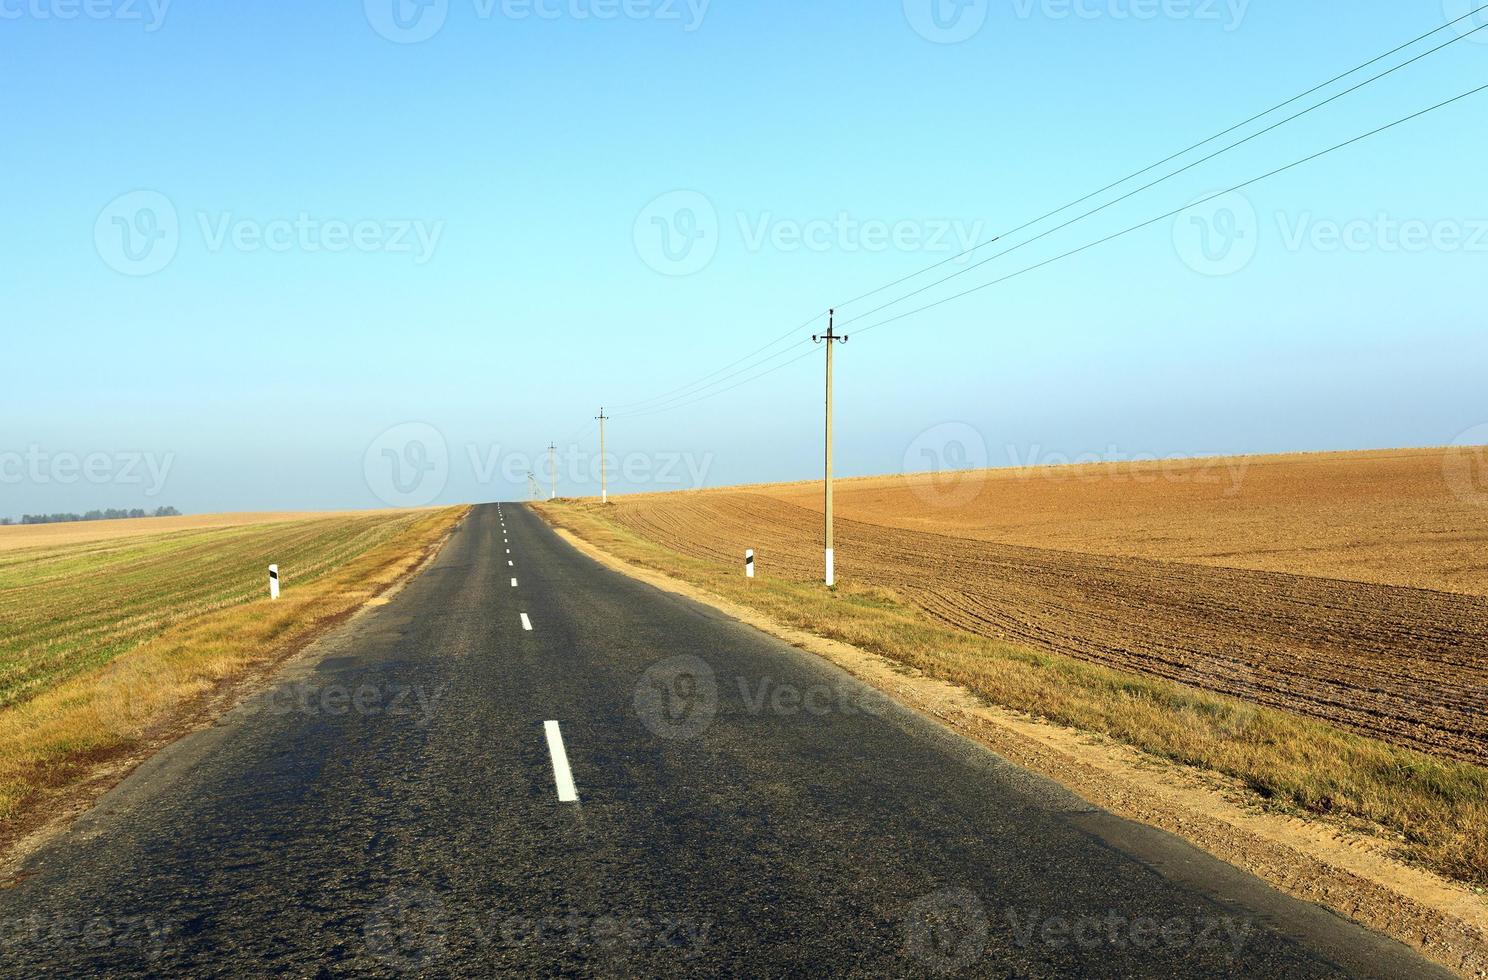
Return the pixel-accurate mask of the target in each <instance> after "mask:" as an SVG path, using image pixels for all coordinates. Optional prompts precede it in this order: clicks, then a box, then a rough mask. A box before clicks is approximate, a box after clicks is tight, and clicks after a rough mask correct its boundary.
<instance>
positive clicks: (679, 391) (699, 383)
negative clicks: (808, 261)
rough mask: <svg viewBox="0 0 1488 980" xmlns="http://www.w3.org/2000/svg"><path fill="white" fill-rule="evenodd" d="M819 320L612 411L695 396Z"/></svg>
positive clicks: (812, 318)
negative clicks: (667, 390) (732, 359)
mask: <svg viewBox="0 0 1488 980" xmlns="http://www.w3.org/2000/svg"><path fill="white" fill-rule="evenodd" d="M820 318H821V314H820V313H817V314H813V315H812V317H811V318H810V319H808V320H806V321H805V322H804V323H801V324H800V325H798V326H794V327H791V328H790V329H789V330H787V331H786V332H785V333H783V334H781V335H780V336H779V337H776V338H775V339H774V340H772V341H770V342H769V343H768V344H765V345H764V346H763V347H760V348H758V349H757V350H754V351H751V352H750V353H748V354H745V355H744V356H743V357H741V358H739V359H738V360H736V361H731V362H729V363H728V364H725V365H724V366H723V367H721V368H719V369H718V370H717V371H714V372H712V373H710V374H705V375H703V376H702V377H701V378H698V379H697V380H696V381H693V382H691V383H689V384H685V385H683V386H681V387H680V388H674V389H672V390H671V391H669V392H666V393H665V394H661V395H653V396H652V397H650V398H642V399H640V400H639V401H634V402H627V403H625V404H623V405H617V406H615V409H614V410H615V411H617V412H625V411H627V410H630V409H638V408H643V407H647V406H651V403H653V402H664V401H668V400H670V399H672V398H673V397H680V396H683V395H687V394H696V393H697V392H695V391H692V390H691V389H694V388H696V389H698V391H701V390H703V389H704V388H709V387H712V385H711V384H704V383H703V382H706V381H708V380H709V379H711V378H715V377H717V376H718V375H720V374H722V373H723V372H725V371H727V370H728V369H729V368H732V367H735V366H737V365H739V364H743V363H744V362H745V361H748V360H752V359H753V358H754V357H755V356H757V355H759V354H763V353H764V352H765V351H767V350H769V349H770V348H771V347H774V346H776V345H777V344H779V343H781V342H782V341H785V340H788V339H789V338H791V337H794V336H796V335H797V334H798V333H800V332H801V331H802V330H805V329H806V328H807V327H809V326H811V324H812V323H814V322H816V321H817V320H818V319H820ZM774 356H776V355H771V357H774ZM768 360H770V358H768V357H767V358H765V361H768ZM765 361H761V362H760V363H761V364H763V363H765ZM756 366H758V365H756ZM744 370H748V368H745V369H744ZM734 376H736V375H730V377H734ZM724 380H727V379H726V378H719V381H724ZM717 383H718V382H713V384H717ZM652 407H654V406H652Z"/></svg>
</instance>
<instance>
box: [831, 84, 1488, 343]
mask: <svg viewBox="0 0 1488 980" xmlns="http://www.w3.org/2000/svg"><path fill="white" fill-rule="evenodd" d="M1484 91H1488V85H1481V86H1479V87H1478V88H1475V89H1473V90H1471V91H1469V92H1463V93H1462V94H1461V95H1457V96H1454V97H1452V98H1450V99H1448V100H1446V101H1445V102H1438V103H1437V104H1436V105H1434V106H1430V107H1429V108H1426V109H1422V110H1420V111H1419V112H1413V113H1411V114H1410V115H1408V116H1404V117H1402V118H1400V119H1397V120H1395V121H1394V122H1392V123H1388V124H1386V125H1384V126H1381V127H1379V128H1378V129H1373V130H1370V131H1369V132H1367V133H1365V134H1363V135H1362V136H1355V137H1354V138H1353V139H1351V140H1347V141H1345V142H1343V143H1339V144H1338V145H1337V146H1330V147H1328V148H1327V149H1326V150H1319V151H1318V152H1317V153H1314V154H1312V155H1311V156H1308V157H1303V158H1302V159H1301V160H1297V161H1295V162H1293V163H1289V164H1287V165H1286V166H1284V167H1279V168H1277V169H1276V170H1273V171H1271V172H1270V173H1266V174H1262V175H1261V176H1259V177H1255V178H1252V179H1250V180H1247V181H1245V182H1244V183H1240V184H1236V185H1235V186H1234V187H1231V188H1229V189H1227V190H1222V191H1218V192H1216V193H1214V194H1211V195H1209V196H1208V197H1206V198H1204V199H1202V200H1199V201H1194V202H1193V203H1191V204H1185V205H1184V206H1183V207H1181V208H1176V209H1174V210H1172V211H1169V212H1167V213H1166V214H1160V215H1158V216H1157V217H1155V218H1151V219H1149V220H1147V221H1143V222H1142V223H1141V224H1136V225H1132V226H1131V227H1130V228H1127V229H1125V230H1123V231H1118V232H1116V233H1115V234H1113V235H1107V236H1106V237H1105V238H1102V239H1099V240H1097V241H1093V242H1090V243H1088V244H1085V245H1081V246H1080V247H1079V248H1076V249H1072V250H1071V251H1068V252H1065V253H1064V254H1062V255H1056V256H1054V257H1053V258H1051V259H1045V260H1044V261H1042V262H1039V263H1037V264H1035V265H1030V266H1028V267H1027V268H1024V269H1019V270H1018V271H1017V272H1014V273H1010V274H1009V275H1006V276H1003V277H1002V278H1000V279H994V280H992V281H991V282H984V283H982V284H981V285H979V286H973V287H972V288H970V289H967V290H963V291H962V292H959V293H955V294H954V295H951V296H946V297H944V298H942V299H938V300H936V301H935V302H933V303H928V304H926V305H925V306H921V307H919V308H917V309H913V310H908V311H906V312H904V313H898V314H895V315H894V316H891V317H888V318H886V319H884V320H880V321H879V322H877V323H874V324H871V325H869V326H866V327H863V328H861V329H859V330H858V331H857V332H858V333H860V334H863V333H867V332H868V331H869V330H877V329H878V328H879V327H882V326H886V325H888V324H890V323H894V322H896V321H898V320H903V319H905V318H906V317H911V316H914V315H916V314H919V313H924V312H925V311H927V310H932V309H934V308H935V307H937V306H942V305H944V304H946V303H949V302H951V301H953V300H957V299H961V298H962V297H964V296H969V295H971V294H972V293H975V292H979V291H981V290H983V289H987V288H989V287H991V286H996V285H997V284H999V283H1004V282H1007V281H1008V280H1009V279H1016V278H1017V277H1018V276H1021V275H1024V274H1026V273H1029V272H1033V271H1034V270H1036V269H1042V268H1044V267H1045V266H1047V265H1052V264H1053V263H1055V262H1058V261H1060V260H1062V259H1067V258H1069V257H1070V256H1072V255H1078V254H1080V253H1081V252H1085V251H1089V250H1090V249H1092V248H1095V247H1096V246H1098V245H1104V244H1106V243H1107V242H1112V241H1115V240H1116V239H1118V238H1122V237H1125V236H1126V235H1129V234H1131V233H1132V232H1134V231H1140V230H1141V229H1143V228H1146V227H1148V226H1150V225H1155V224H1157V223H1158V222H1159V221H1165V220H1167V219H1168V218H1172V217H1176V216H1177V215H1180V214H1182V213H1183V212H1184V211H1189V210H1192V209H1193V208H1196V207H1200V206H1201V205H1204V204H1208V203H1209V202H1210V201H1213V200H1216V199H1217V198H1221V197H1224V196H1225V195H1226V194H1233V193H1235V192H1236V191H1240V190H1244V189H1245V188H1247V187H1250V186H1251V185H1252V184H1258V183H1260V182H1261V181H1263V180H1269V179H1270V178H1272V177H1275V176H1277V175H1279V174H1283V173H1286V172H1287V171H1289V170H1295V169H1296V168H1297V167H1300V166H1302V165H1303V164H1307V163H1311V162H1312V161H1314V160H1317V159H1318V158H1320V157H1325V156H1327V155H1328V154H1330V153H1334V152H1336V151H1338V150H1342V149H1344V148H1346V147H1349V146H1353V145H1354V144H1355V143H1359V142H1362V141H1363V140H1367V139H1369V138H1370V137H1373V136H1378V135H1379V134H1380V133H1383V132H1386V131H1387V130H1391V129H1394V128H1395V127H1397V126H1401V125H1404V124H1405V123H1408V122H1411V121H1412V120H1415V119H1419V118H1420V117H1422V116H1424V115H1426V114H1427V113H1431V112H1435V111H1436V110H1438V109H1444V108H1446V107H1447V106H1449V105H1452V104H1453V103H1455V102H1461V101H1462V100H1463V99H1466V98H1470V97H1471V96H1474V95H1478V94H1479V93H1481V92H1484Z"/></svg>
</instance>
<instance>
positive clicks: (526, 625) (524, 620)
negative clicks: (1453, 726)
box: [522, 613, 532, 633]
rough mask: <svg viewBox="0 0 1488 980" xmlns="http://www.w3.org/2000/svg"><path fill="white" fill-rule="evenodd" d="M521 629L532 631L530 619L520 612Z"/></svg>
mask: <svg viewBox="0 0 1488 980" xmlns="http://www.w3.org/2000/svg"><path fill="white" fill-rule="evenodd" d="M522 629H524V630H526V631H527V632H529V633H531V632H532V620H530V619H528V618H527V614H526V613H523V614H522Z"/></svg>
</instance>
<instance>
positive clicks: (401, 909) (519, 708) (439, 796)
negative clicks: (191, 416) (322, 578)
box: [0, 505, 1447, 980]
mask: <svg viewBox="0 0 1488 980" xmlns="http://www.w3.org/2000/svg"><path fill="white" fill-rule="evenodd" d="M504 539H505V540H504ZM507 548H510V549H511V552H512V554H511V555H507V554H506V553H505V552H506V549H507ZM508 561H511V563H512V564H511V565H508ZM513 577H515V578H516V580H517V584H516V585H515V586H513V585H512V584H511V580H512V578H513ZM522 613H527V614H528V616H529V618H530V621H531V623H532V626H533V628H532V630H531V631H530V632H529V631H526V630H524V629H523V627H522V623H521V620H520V617H521V614H522ZM313 653H314V655H313V656H310V657H306V658H302V659H301V660H298V661H296V663H295V664H294V665H293V666H291V667H290V668H287V669H286V670H285V671H284V672H283V673H282V674H281V675H280V677H279V678H278V680H277V683H276V685H275V686H274V687H273V688H272V689H271V690H269V691H266V692H264V693H263V694H262V695H259V696H256V697H254V698H253V699H251V700H250V701H248V702H246V703H245V704H243V705H241V706H239V707H238V708H237V709H235V710H234V711H232V712H231V713H230V714H228V715H227V716H225V717H224V718H223V719H221V721H220V722H219V723H218V724H216V725H215V726H213V727H211V728H210V729H207V730H204V731H202V732H199V733H197V734H195V735H192V736H189V737H188V738H185V739H183V740H181V741H180V742H178V743H177V744H175V745H174V746H172V747H171V748H169V749H168V750H166V751H165V752H163V753H161V754H160V755H158V756H156V757H155V758H154V759H152V760H151V761H150V762H148V763H147V764H146V765H144V766H142V767H141V768H140V769H139V770H138V771H136V772H135V773H134V774H133V775H132V776H131V777H130V778H129V779H127V780H126V781H125V782H124V783H122V784H121V785H120V786H119V787H117V788H116V789H115V790H114V791H112V792H111V793H109V794H108V795H107V796H106V797H105V798H104V799H103V800H102V801H101V802H100V804H99V805H98V806H97V807H96V808H94V810H92V811H91V812H89V813H88V814H87V815H85V816H84V817H82V818H80V819H79V820H78V821H77V822H76V823H75V824H74V825H73V826H72V827H71V828H70V829H69V830H68V831H66V832H65V833H64V834H62V835H61V836H59V837H58V838H57V839H55V840H54V841H53V842H51V843H50V844H49V845H48V846H46V847H45V848H44V849H43V850H41V851H39V852H37V853H36V854H35V855H33V856H32V857H31V858H30V859H29V860H28V861H27V862H26V864H25V866H24V868H23V871H22V874H21V876H20V879H19V882H18V883H17V884H15V885H14V886H13V887H10V888H8V889H5V890H3V891H0V956H3V959H0V971H3V973H4V975H5V976H17V977H20V976H25V977H34V976H67V977H78V976H89V975H100V974H108V975H110V976H131V975H184V976H246V975H258V974H263V973H268V972H282V973H286V974H291V975H298V976H334V975H369V976H397V975H405V974H414V975H427V976H468V975H472V974H486V973H511V974H522V975H534V974H535V975H549V976H551V975H558V974H563V975H570V974H573V975H593V976H672V975H686V976H707V975H728V976H736V975H748V976H785V975H813V976H814V975H824V974H830V975H871V976H885V975H888V976H1019V977H1054V976H1082V977H1174V976H1193V977H1202V976H1213V977H1229V976H1257V977H1283V976H1284V977H1288V978H1293V980H1302V978H1310V977H1335V976H1371V977H1407V976H1409V977H1433V976H1446V975H1447V974H1445V973H1443V972H1442V971H1440V970H1438V969H1437V968H1435V967H1433V966H1431V965H1430V964H1428V963H1427V962H1426V961H1425V960H1423V959H1421V958H1419V957H1418V956H1416V955H1415V954H1414V953H1412V952H1411V951H1409V950H1407V949H1406V948H1405V947H1403V946H1400V945H1398V944H1396V943H1393V942H1391V941H1389V940H1386V939H1383V938H1381V937H1378V936H1375V935H1374V934H1372V933H1369V932H1367V931H1365V930H1363V929H1360V928H1359V927H1357V926H1354V925H1352V924H1350V923H1348V922H1346V921H1345V920H1343V919H1341V918H1339V917H1337V916H1335V915H1333V914H1331V913H1329V912H1327V911H1325V910H1323V909H1321V908H1318V907H1316V906H1312V905H1309V904H1306V903H1302V902H1297V901H1294V900H1292V899H1290V898H1287V897H1285V896H1283V895H1281V894H1280V893H1278V892H1276V891H1274V890H1273V889H1271V888H1269V887H1268V886H1266V885H1265V884H1263V883H1262V882H1260V881H1258V880H1257V879H1255V878H1253V877H1251V876H1249V875H1246V874H1244V873H1242V872H1240V871H1238V870H1235V869H1233V868H1230V867H1229V866H1227V865H1225V864H1222V863H1220V862H1218V861H1216V860H1214V859H1212V858H1209V857H1207V856H1205V855H1204V854H1202V853H1200V852H1198V851H1196V850H1194V849H1193V848H1191V847H1189V846H1188V845H1186V844H1184V843H1183V842H1181V841H1179V840H1177V839H1176V838H1173V837H1171V836H1169V835H1167V834H1164V833H1162V832H1161V831H1157V830H1154V829H1151V828H1147V827H1143V826H1140V825H1136V824H1132V823H1129V822H1127V821H1124V820H1121V819H1119V818H1117V817H1114V816H1112V815H1110V814H1107V813H1105V812H1103V811H1101V810H1099V809H1097V808H1095V807H1092V806H1090V805H1089V804H1087V803H1084V802H1082V801H1080V800H1079V799H1077V798H1075V797H1074V796H1073V795H1071V794H1069V793H1068V792H1066V791H1064V790H1063V789H1061V788H1059V787H1058V786H1057V785H1055V784H1053V783H1050V782H1048V781H1046V780H1043V779H1041V778H1039V777H1036V776H1033V775H1031V774H1029V773H1027V772H1025V771H1023V770H1020V769H1018V768H1016V767H1014V766H1012V765H1010V764H1008V763H1006V762H1004V761H1002V760H1001V759H999V758H998V757H996V756H995V755H993V754H991V753H990V752H988V751H986V750H984V749H982V748H981V747H979V746H977V745H974V744H972V743H970V742H968V741H966V740H964V739H962V738H960V737H958V736H955V735H952V734H950V733H948V732H946V731H944V730H942V729H941V728H939V727H937V726H936V725H935V724H933V723H932V722H930V721H928V720H926V719H924V718H922V717H920V716H918V715H916V714H914V713H912V712H910V711H908V710H905V709H903V708H900V707H898V706H897V705H894V704H891V703H887V702H885V701H884V700H883V699H882V698H881V696H880V695H878V694H877V693H876V692H874V691H873V690H871V689H869V688H867V687H865V686H863V685H861V684H858V683H857V682H855V681H853V680H851V679H850V678H849V677H848V676H847V675H845V674H843V673H842V672H840V671H839V670H837V669H836V668H834V667H831V666H830V665H827V664H825V663H823V662H821V661H819V660H817V659H815V658H813V657H811V656H809V655H807V654H805V653H802V652H800V651H797V650H795V649H793V648H791V647H789V646H787V645H785V644H783V643H781V642H780V641H778V640H775V639H773V638H770V637H767V636H765V635H763V634H761V633H759V632H757V631H755V630H752V629H750V628H748V627H745V626H742V625H740V624H738V623H736V622H734V621H732V620H729V619H727V618H726V617H724V616H722V615H721V614H719V613H717V612H716V611H714V610H711V609H708V608H706V607H703V606H701V605H698V604H696V603H693V602H690V601H688V600H686V599H682V598H680V597H677V596H673V595H669V594H666V593H662V592H659V591H657V590H655V589H653V588H651V587H649V586H646V585H643V584H640V583H638V582H635V581H633V580H631V579H628V578H626V577H624V576H622V575H619V574H617V573H615V572H611V571H609V570H607V569H605V568H602V567H601V566H599V565H597V564H596V563H594V562H592V561H590V560H589V559H587V558H585V557H583V556H581V555H580V554H578V553H577V552H575V551H574V550H573V549H572V548H570V547H569V546H567V545H566V544H564V543H563V542H562V541H561V540H560V539H559V538H558V537H557V536H556V535H554V534H553V533H552V531H551V530H550V529H548V527H547V526H546V525H545V524H543V523H542V521H541V520H540V519H538V518H537V517H536V516H535V515H534V514H532V513H531V512H530V511H528V510H527V509H526V508H523V507H520V506H517V505H502V506H501V507H500V509H499V510H498V507H497V506H496V505H489V506H482V507H479V508H476V509H475V510H474V511H472V513H471V515H470V516H469V517H468V518H467V519H466V521H465V523H464V524H463V525H462V526H461V528H460V529H459V530H458V531H457V532H456V533H455V535H454V537H453V538H452V539H451V540H450V542H449V544H448V545H447V546H446V547H445V549H444V551H443V552H442V553H441V555H440V556H439V557H438V559H437V560H436V561H435V562H434V563H433V564H432V565H431V566H430V567H429V568H428V569H427V570H426V571H425V572H424V573H423V574H422V575H420V576H419V577H418V578H417V579H415V580H414V581H413V582H411V583H410V584H409V585H408V587H407V588H406V589H404V590H403V591H402V592H400V593H398V594H397V595H396V596H394V597H393V598H392V600H391V601H390V602H389V603H387V604H386V605H383V606H379V607H376V608H373V609H370V610H368V611H367V612H366V613H365V614H363V615H362V616H359V617H358V618H356V619H354V620H353V621H351V622H350V623H348V624H346V625H345V626H344V627H342V628H340V629H339V630H337V631H336V632H335V633H334V634H332V635H331V636H329V637H327V638H326V639H325V640H323V641H321V643H319V644H318V645H317V647H316V648H315V650H314V651H313ZM548 720H555V721H558V722H559V724H560V728H561V732H562V739H563V745H564V749H565V751H566V754H567V758H568V761H569V763H570V764H571V767H572V771H573V777H574V781H575V783H576V785H577V789H578V795H579V802H577V803H562V802H559V800H558V797H557V793H556V790H555V781H554V769H553V764H552V761H551V758H550V754H549V747H548V744H547V742H546V740H545V737H544V723H545V722H546V721H548Z"/></svg>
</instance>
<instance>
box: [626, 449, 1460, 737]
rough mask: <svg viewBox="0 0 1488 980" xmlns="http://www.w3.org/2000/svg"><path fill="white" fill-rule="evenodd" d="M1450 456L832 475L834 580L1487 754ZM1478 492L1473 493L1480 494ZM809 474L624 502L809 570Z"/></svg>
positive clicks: (777, 571)
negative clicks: (835, 484)
mask: <svg viewBox="0 0 1488 980" xmlns="http://www.w3.org/2000/svg"><path fill="white" fill-rule="evenodd" d="M1476 462H1477V461H1476V459H1475V458H1468V457H1464V456H1463V455H1462V453H1461V452H1460V451H1454V450H1412V451H1401V452H1379V453H1355V454H1326V455H1317V456H1288V457H1258V458H1250V459H1232V460H1205V461H1196V462H1189V463H1184V464H1173V463H1149V464H1111V465H1106V466H1081V467H1061V468H1052V469H1051V468H1045V469H1041V470H1021V471H1019V470H1014V471H979V472H972V473H963V474H956V475H949V476H938V477H937V476H930V477H925V476H921V477H882V478H872V479H867V480H856V481H844V482H843V483H842V484H840V485H839V488H838V492H837V497H836V505H837V514H838V519H837V523H836V535H837V541H836V550H837V569H838V575H839V578H840V579H841V580H843V581H848V580H856V581H857V582H860V583H866V584H872V585H879V586H884V587H888V588H890V589H893V590H894V591H895V592H896V593H898V594H899V595H901V596H902V597H904V598H905V599H907V600H909V601H910V602H912V603H914V604H916V605H917V606H919V607H920V608H921V609H923V610H924V611H925V613H926V614H927V615H929V616H932V617H934V618H935V619H938V620H940V621H943V622H945V623H947V624H950V625H952V626H955V627H957V628H960V629H964V630H968V631H970V632H973V633H977V634H979V635H983V636H987V637H991V638H995V639H1002V640H1007V641H1012V642H1015V643H1018V644H1021V645H1025V646H1032V647H1035V648H1038V649H1044V650H1049V651H1055V652H1059V653H1063V654H1067V655H1070V656H1073V657H1076V658H1078V659H1082V660H1087V661H1092V662H1096V663H1101V664H1106V665H1109V666H1113V667H1119V668H1123V669H1128V670H1136V671H1140V672H1143V673H1146V674H1150V675H1155V676H1160V677H1164V678H1168V679H1171V680H1175V681H1179V682H1181V683H1184V684H1189V685H1193V686H1196V687H1200V688H1204V689H1207V690H1212V691H1218V692H1221V693H1225V694H1232V695H1236V696H1239V697H1243V698H1246V699H1248V700H1251V701H1253V702H1256V703H1259V704H1265V705H1269V706H1272V707H1276V708H1280V709H1283V710H1288V711H1292V712H1296V713H1298V714H1303V715H1307V716H1311V717H1315V718H1319V719H1322V720H1325V721H1328V722H1331V723H1334V724H1337V725H1340V726H1342V727H1345V728H1348V729H1351V730H1353V731H1357V732H1360V733H1363V734H1366V735H1370V736H1374V737H1377V738H1380V739H1383V740H1385V741H1388V742H1392V743H1394V744H1397V745H1403V746H1408V747H1411V748H1415V749H1419V750H1421V751H1424V752H1428V753H1433V754H1437V755H1440V756H1443V757H1447V758H1453V759H1459V760H1463V761H1468V762H1474V763H1478V764H1488V483H1483V482H1482V481H1481V480H1480V479H1479V477H1480V476H1481V475H1482V474H1480V473H1479V472H1478V471H1476V470H1473V469H1472V468H1471V467H1472V466H1474V465H1476ZM1480 485H1481V486H1482V487H1483V489H1482V491H1481V492H1478V490H1477V489H1476V488H1477V487H1478V486H1480ZM819 495H820V486H819V485H808V484H801V485H776V486H765V487H757V488H740V489H735V490H718V491H706V492H701V493H691V494H654V495H644V496H636V497H624V498H618V499H617V500H616V504H615V509H614V515H613V516H614V519H616V520H617V521H618V522H619V523H621V524H622V525H624V526H626V527H628V528H630V529H631V530H633V531H635V532H637V533H639V534H641V535H643V536H645V537H648V538H651V539H652V540H655V541H658V542H660V543H662V544H664V545H666V546H667V547H669V548H672V549H674V550H676V551H679V552H682V553H684V554H687V555H691V556H694V557H699V558H707V559H711V560H716V561H719V562H728V563H741V562H742V556H743V553H744V550H745V549H746V548H753V549H755V551H756V552H757V555H758V557H757V567H758V569H759V574H761V575H778V576H782V577H786V578H791V579H797V580H802V581H809V580H812V579H815V578H816V577H818V576H819V575H820V572H821V563H822V557H821V538H820V535H821V526H820V525H821V517H820V507H821V503H820V500H819Z"/></svg>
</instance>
